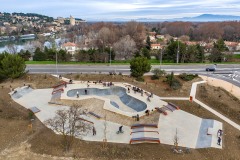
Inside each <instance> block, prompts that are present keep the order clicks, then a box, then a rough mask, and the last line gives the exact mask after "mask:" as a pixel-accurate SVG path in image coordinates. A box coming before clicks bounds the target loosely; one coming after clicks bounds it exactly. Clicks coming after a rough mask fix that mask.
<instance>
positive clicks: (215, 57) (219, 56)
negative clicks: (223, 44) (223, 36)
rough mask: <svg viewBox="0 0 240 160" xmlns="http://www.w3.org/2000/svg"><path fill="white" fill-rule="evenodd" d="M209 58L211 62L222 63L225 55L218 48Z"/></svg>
mask: <svg viewBox="0 0 240 160" xmlns="http://www.w3.org/2000/svg"><path fill="white" fill-rule="evenodd" d="M208 58H209V60H210V61H211V62H222V61H223V59H224V55H223V53H222V52H220V51H219V50H218V49H217V48H213V49H212V51H211V54H210V55H209V57H208Z"/></svg>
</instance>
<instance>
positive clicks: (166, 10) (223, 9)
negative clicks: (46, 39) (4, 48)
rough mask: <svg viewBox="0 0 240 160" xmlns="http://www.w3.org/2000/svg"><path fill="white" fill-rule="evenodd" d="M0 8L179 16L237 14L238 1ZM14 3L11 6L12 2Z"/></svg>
mask: <svg viewBox="0 0 240 160" xmlns="http://www.w3.org/2000/svg"><path fill="white" fill-rule="evenodd" d="M0 4H1V6H0V11H2V12H3V11H5V12H24V13H30V12H31V13H40V14H45V15H49V16H54V17H58V16H62V17H67V16H69V15H73V16H75V17H79V18H84V19H103V20H104V19H114V18H126V19H133V18H136V17H137V18H151V17H152V18H161V17H165V18H180V17H188V16H196V15H199V14H203V13H209V14H234V15H239V16H240V12H239V11H238V10H239V8H240V1H239V0H201V1H200V0H199V1H190V0H168V1H166V0H101V1H99V0H87V1H86V0H67V1H66V0H41V1H37V0H7V1H6V0H0ZM13 4H14V5H13Z"/></svg>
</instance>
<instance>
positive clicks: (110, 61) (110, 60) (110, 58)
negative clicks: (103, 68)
mask: <svg viewBox="0 0 240 160" xmlns="http://www.w3.org/2000/svg"><path fill="white" fill-rule="evenodd" d="M109 63H110V64H109V65H110V66H111V63H112V55H111V47H110V54H109Z"/></svg>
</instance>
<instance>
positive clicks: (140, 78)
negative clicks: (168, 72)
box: [136, 77, 144, 82]
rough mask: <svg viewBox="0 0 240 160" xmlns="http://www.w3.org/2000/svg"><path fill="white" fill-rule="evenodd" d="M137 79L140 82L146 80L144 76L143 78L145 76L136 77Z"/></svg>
mask: <svg viewBox="0 0 240 160" xmlns="http://www.w3.org/2000/svg"><path fill="white" fill-rule="evenodd" d="M136 80H137V81H138V82H144V78H143V77H138V78H136Z"/></svg>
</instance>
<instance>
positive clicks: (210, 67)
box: [206, 64, 217, 71]
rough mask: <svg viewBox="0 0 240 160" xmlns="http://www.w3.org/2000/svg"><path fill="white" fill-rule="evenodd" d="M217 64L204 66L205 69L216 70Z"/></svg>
mask: <svg viewBox="0 0 240 160" xmlns="http://www.w3.org/2000/svg"><path fill="white" fill-rule="evenodd" d="M216 68H217V65H216V64H214V65H213V66H209V67H207V68H206V71H216Z"/></svg>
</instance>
